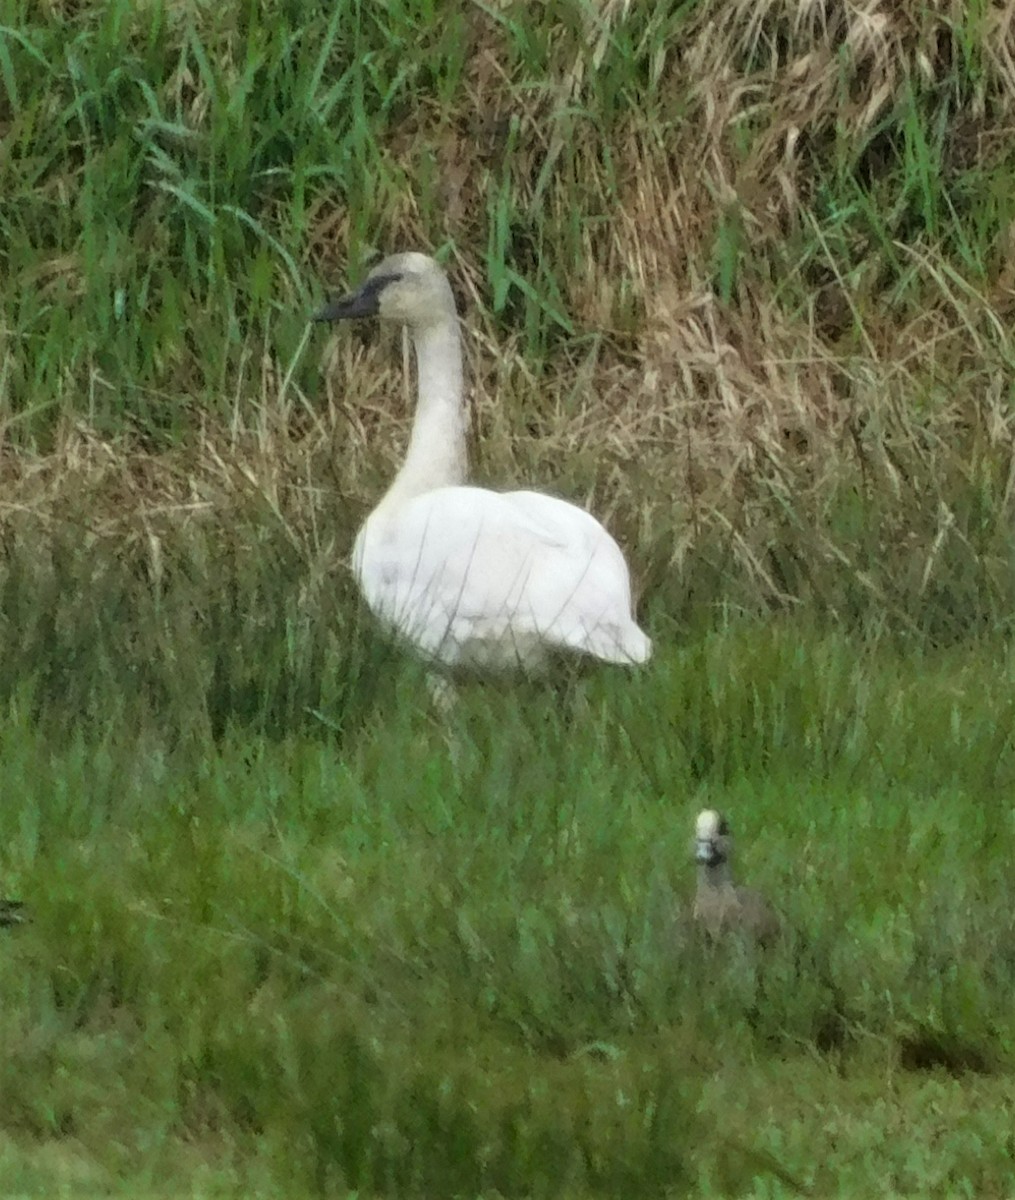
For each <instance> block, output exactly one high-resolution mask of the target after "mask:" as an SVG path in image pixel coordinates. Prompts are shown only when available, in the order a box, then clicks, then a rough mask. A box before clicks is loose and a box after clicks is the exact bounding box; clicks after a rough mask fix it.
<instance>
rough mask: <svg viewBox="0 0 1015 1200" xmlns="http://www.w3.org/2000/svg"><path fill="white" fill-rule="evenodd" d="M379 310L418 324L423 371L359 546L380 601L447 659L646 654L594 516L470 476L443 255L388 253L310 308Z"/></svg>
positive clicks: (359, 569)
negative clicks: (401, 443) (396, 467)
mask: <svg viewBox="0 0 1015 1200" xmlns="http://www.w3.org/2000/svg"><path fill="white" fill-rule="evenodd" d="M373 316H377V317H380V318H382V319H383V320H390V321H399V322H401V323H403V324H405V325H407V326H408V327H409V329H410V330H411V332H412V337H413V342H414V344H415V350H416V364H417V372H418V399H417V404H416V414H415V421H414V423H413V427H412V436H411V438H410V440H409V448H408V451H407V453H406V456H405V461H404V463H403V464H402V468H401V470H400V471H399V472H398V474H397V475H396V476H395V480H394V482H393V483H392V485H391V486H390V487H389V488H388V491H387V492H386V493H385V495H384V497H383V499H382V500H381V502H380V503H379V504H378V505H377V507H376V508H375V509H374V511H373V512H372V513H371V514H370V516H369V517H368V518H367V520H366V523H365V524H364V526H363V528H362V529H361V530H360V531H359V535H358V536H357V538H356V543H355V546H354V549H353V571H354V574H355V576H356V579H357V582H358V583H359V586H360V589H361V590H362V593H363V596H364V598H365V599H366V602H367V604H368V606H369V607H370V609H371V610H372V611H373V613H374V614H375V615H376V616H377V617H378V618H379V619H380V620H381V622H382V623H383V624H384V625H386V626H387V627H388V628H389V629H390V630H392V631H394V632H395V633H396V634H397V635H399V636H400V637H401V638H403V639H405V640H406V641H407V642H408V643H410V644H411V645H412V646H413V647H414V648H415V649H416V651H417V652H418V653H419V654H421V655H422V656H423V657H424V658H425V659H426V660H427V661H428V662H430V663H431V664H432V665H434V666H439V667H443V668H455V667H469V668H477V669H488V670H489V669H492V670H503V669H507V668H510V667H521V668H523V669H532V668H533V667H536V666H538V665H539V664H540V663H541V662H542V661H543V660H544V659H545V657H546V655H547V652H548V651H550V650H552V649H554V648H560V649H564V650H571V651H576V652H578V653H580V654H586V655H590V656H591V657H593V658H597V659H602V660H603V661H605V662H614V663H642V662H645V661H646V659H648V657H649V655H650V654H651V651H652V643H651V642H650V641H649V639H648V638H647V637H646V636H645V634H644V633H643V632H642V631H641V629H639V628H638V626H637V624H636V623H635V621H634V617H633V616H632V612H631V585H630V577H629V575H628V569H627V564H626V562H625V561H624V556H623V554H622V553H621V551H620V547H619V546H618V545H617V543H616V542H615V541H614V540H613V538H612V537H610V535H609V534H608V533H607V532H606V530H605V529H604V528H603V526H602V525H600V524H599V522H598V521H596V520H595V518H594V517H592V516H590V515H589V514H588V513H587V512H585V511H583V510H582V509H580V508H577V507H576V506H575V505H573V504H568V503H567V502H566V501H565V500H560V499H558V498H557V497H555V496H546V495H543V494H542V493H540V492H495V491H490V490H489V489H486V488H479V487H470V486H468V485H467V484H466V476H467V470H468V465H467V455H466V409H465V397H464V390H463V385H462V353H461V346H460V343H459V336H458V314H457V311H456V309H455V301H454V297H453V295H452V292H451V288H450V286H449V285H448V281H447V278H446V276H445V275H444V272H443V271H442V270H441V268H440V267H439V266H438V265H437V263H436V262H435V261H434V260H433V259H432V258H429V257H428V256H427V255H425V254H417V253H409V254H396V255H392V256H391V257H390V258H386V259H384V261H383V262H381V263H380V264H379V265H378V266H376V267H375V268H374V269H373V270H372V271H371V272H370V274H369V275H368V276H367V279H366V282H365V283H364V284H363V285H362V287H360V288H359V290H358V291H356V292H353V293H352V294H351V295H348V296H343V297H341V298H340V299H337V300H334V301H332V302H331V303H330V304H328V305H326V306H325V307H324V308H323V309H322V310H321V311H320V312H319V313H317V314H316V315H315V317H314V320H316V321H339V320H346V319H349V318H353V317H373Z"/></svg>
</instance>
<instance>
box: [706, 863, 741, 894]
mask: <svg viewBox="0 0 1015 1200" xmlns="http://www.w3.org/2000/svg"><path fill="white" fill-rule="evenodd" d="M727 887H730V888H731V887H733V872H732V870H731V869H730V864H729V860H728V859H725V858H724V859H720V861H719V862H717V863H713V864H712V865H709V864H708V863H699V864H698V890H699V891H703V890H705V889H706V888H727Z"/></svg>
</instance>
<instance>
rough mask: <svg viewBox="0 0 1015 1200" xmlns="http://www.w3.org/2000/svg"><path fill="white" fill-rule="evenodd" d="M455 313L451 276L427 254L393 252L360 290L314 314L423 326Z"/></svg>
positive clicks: (318, 317)
mask: <svg viewBox="0 0 1015 1200" xmlns="http://www.w3.org/2000/svg"><path fill="white" fill-rule="evenodd" d="M454 315H455V298H454V296H453V294H452V292H451V287H450V285H449V283H448V280H447V276H446V275H445V274H444V272H443V271H442V270H441V268H440V267H439V266H438V265H437V263H436V262H435V261H434V260H433V259H432V258H431V257H430V256H429V255H427V254H419V253H417V252H415V251H410V252H409V253H406V254H392V255H389V257H388V258H385V259H384V260H383V261H381V262H379V263H378V264H377V266H376V267H374V269H373V270H372V271H371V272H370V274H369V275H368V276H367V277H366V279H365V280H364V282H363V283H362V284H361V285H360V287H359V288H357V290H356V291H354V292H350V293H349V294H348V295H347V296H340V297H338V299H336V300H332V301H331V302H330V303H329V304H326V305H325V306H324V307H323V308H322V309H321V310H320V312H317V313H315V314H314V317H313V319H314V320H315V321H348V320H352V319H354V318H356V317H380V319H381V320H382V321H400V322H401V323H402V324H403V325H410V326H413V327H414V328H417V329H418V328H423V327H425V326H427V325H432V324H435V323H437V322H440V321H446V320H448V318H449V317H450V318H453V317H454Z"/></svg>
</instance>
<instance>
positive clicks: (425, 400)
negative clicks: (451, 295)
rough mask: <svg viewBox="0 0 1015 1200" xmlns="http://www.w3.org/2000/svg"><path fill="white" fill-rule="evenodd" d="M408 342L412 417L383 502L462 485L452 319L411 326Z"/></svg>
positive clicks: (461, 417) (460, 399)
mask: <svg viewBox="0 0 1015 1200" xmlns="http://www.w3.org/2000/svg"><path fill="white" fill-rule="evenodd" d="M413 340H414V342H415V347H416V372H417V382H418V396H417V400H416V416H415V420H414V421H413V425H412V436H411V437H410V438H409V448H408V450H407V451H406V454H405V461H404V462H403V463H402V468H401V470H400V471H399V472H398V474H397V475H396V476H395V481H394V483H392V485H391V487H390V488H389V489H388V491H387V494H386V495H385V497H384V500H383V502H382V503H384V504H388V503H390V502H392V501H395V502H400V501H404V500H409V499H411V498H412V497H413V496H418V495H421V494H422V493H424V492H430V491H433V490H434V489H435V488H439V487H448V486H453V485H454V484H458V483H464V482H465V477H466V473H467V470H468V463H467V454H466V436H465V434H466V412H465V400H464V389H463V384H462V348H461V344H460V342H459V337H458V319H457V317H455V316H453V315H449V316H448V317H447V318H446V319H445V320H442V321H437V322H434V323H433V324H431V325H426V326H422V327H420V328H417V329H416V330H415V331H414V335H413Z"/></svg>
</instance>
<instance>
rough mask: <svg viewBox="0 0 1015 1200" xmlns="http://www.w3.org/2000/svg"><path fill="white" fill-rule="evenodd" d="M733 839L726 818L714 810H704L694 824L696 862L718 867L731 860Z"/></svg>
mask: <svg viewBox="0 0 1015 1200" xmlns="http://www.w3.org/2000/svg"><path fill="white" fill-rule="evenodd" d="M732 849H733V838H732V837H731V835H730V827H729V823H728V822H727V820H726V818H725V817H724V816H723V815H722V813H720V812H716V810H715V809H714V808H706V809H703V810H702V811H701V812H700V813H698V819H697V821H695V823H694V860H695V862H697V863H700V864H701V865H702V866H706V867H716V866H718V865H719V864H720V863H724V862H726V861H727V860H728V859H729V856H730V851H731V850H732Z"/></svg>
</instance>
